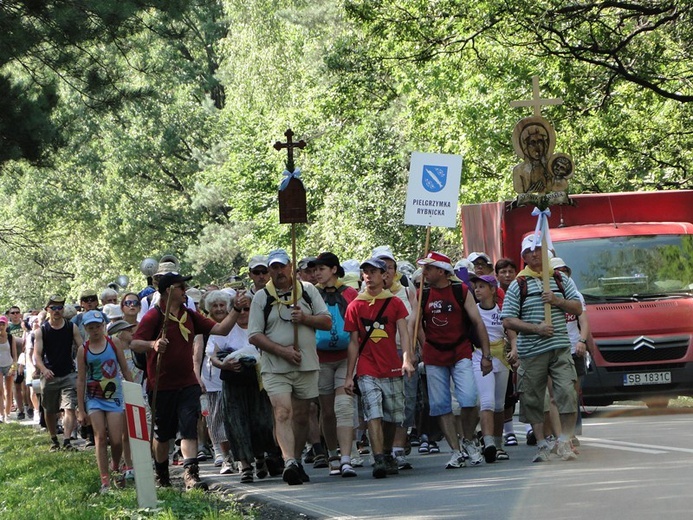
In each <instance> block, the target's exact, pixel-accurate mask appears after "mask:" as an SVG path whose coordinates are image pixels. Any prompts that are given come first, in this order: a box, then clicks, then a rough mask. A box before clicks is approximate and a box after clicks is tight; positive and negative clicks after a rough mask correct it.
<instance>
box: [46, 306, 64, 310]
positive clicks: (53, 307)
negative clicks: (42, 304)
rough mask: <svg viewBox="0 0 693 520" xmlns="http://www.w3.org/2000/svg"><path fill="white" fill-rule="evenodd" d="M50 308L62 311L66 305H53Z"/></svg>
mask: <svg viewBox="0 0 693 520" xmlns="http://www.w3.org/2000/svg"><path fill="white" fill-rule="evenodd" d="M48 308H49V309H50V310H52V311H61V310H63V309H64V308H65V306H64V305H51V306H50V307H48Z"/></svg>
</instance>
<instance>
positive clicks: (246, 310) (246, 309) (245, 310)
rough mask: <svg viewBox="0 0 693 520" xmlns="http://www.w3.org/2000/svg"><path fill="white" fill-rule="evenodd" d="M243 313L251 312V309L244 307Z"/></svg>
mask: <svg viewBox="0 0 693 520" xmlns="http://www.w3.org/2000/svg"><path fill="white" fill-rule="evenodd" d="M241 312H250V307H243V308H242V309H241Z"/></svg>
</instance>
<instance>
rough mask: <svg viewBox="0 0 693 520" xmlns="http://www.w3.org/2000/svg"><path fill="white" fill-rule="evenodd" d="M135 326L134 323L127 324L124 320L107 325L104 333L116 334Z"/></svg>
mask: <svg viewBox="0 0 693 520" xmlns="http://www.w3.org/2000/svg"><path fill="white" fill-rule="evenodd" d="M136 325H137V324H136V323H128V322H127V321H125V320H118V321H114V322H112V323H109V324H108V327H106V332H107V333H108V334H110V335H114V334H118V333H119V332H122V331H124V330H127V329H131V328H133V327H135V326H136Z"/></svg>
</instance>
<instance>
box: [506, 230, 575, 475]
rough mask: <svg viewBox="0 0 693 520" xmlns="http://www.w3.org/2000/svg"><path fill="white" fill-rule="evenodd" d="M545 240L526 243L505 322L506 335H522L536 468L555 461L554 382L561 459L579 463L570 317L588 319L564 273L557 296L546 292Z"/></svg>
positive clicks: (522, 385)
mask: <svg viewBox="0 0 693 520" xmlns="http://www.w3.org/2000/svg"><path fill="white" fill-rule="evenodd" d="M540 235H541V234H540V233H534V234H531V235H528V236H527V237H525V239H524V240H523V241H522V247H521V252H522V259H523V261H524V262H525V264H526V266H525V268H524V269H522V271H520V272H519V273H518V276H517V278H516V279H515V281H514V282H512V284H510V287H509V288H508V292H507V293H506V295H505V301H504V303H503V310H502V312H501V319H502V320H503V326H504V327H505V328H506V329H509V330H514V331H516V332H517V333H518V336H517V354H518V357H519V359H520V368H519V369H518V384H517V386H518V393H519V394H520V418H521V420H522V421H523V422H529V423H531V424H532V428H533V430H534V434H535V435H536V438H537V439H538V442H537V454H536V455H535V457H534V459H533V462H546V461H548V460H549V454H550V447H549V445H548V443H547V441H546V439H545V438H544V400H545V395H546V385H547V381H548V376H551V381H552V382H553V395H554V398H555V400H556V405H557V406H558V411H559V413H560V416H561V434H560V436H559V437H558V449H557V453H558V456H559V457H561V458H562V459H563V460H571V459H574V458H575V457H576V455H575V453H574V452H573V451H572V449H571V446H570V438H571V436H572V435H573V431H574V429H575V419H576V413H577V395H576V392H575V380H576V374H575V367H574V365H573V359H572V357H571V355H570V339H569V337H568V330H567V327H566V320H565V314H566V313H570V314H574V315H575V316H579V315H580V314H582V303H581V302H580V297H579V294H578V290H577V288H576V287H575V284H574V283H573V281H572V280H571V279H570V278H569V277H568V276H566V275H565V274H563V273H561V272H560V271H556V274H555V276H551V277H550V280H549V282H550V289H551V290H550V291H544V290H543V286H542V278H541V276H542V274H541V273H542V269H543V265H542V264H543V262H542V255H541V248H542V243H541V238H540ZM547 268H548V266H547ZM559 280H560V282H559ZM559 283H560V286H559ZM520 284H522V286H521V285H520ZM561 293H562V294H561ZM544 304H549V305H550V308H551V322H550V323H547V321H546V317H545V315H544ZM511 361H513V360H511Z"/></svg>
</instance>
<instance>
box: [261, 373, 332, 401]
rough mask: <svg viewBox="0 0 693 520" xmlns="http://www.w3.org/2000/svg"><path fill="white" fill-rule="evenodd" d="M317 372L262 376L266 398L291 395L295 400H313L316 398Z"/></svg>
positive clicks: (266, 374)
mask: <svg viewBox="0 0 693 520" xmlns="http://www.w3.org/2000/svg"><path fill="white" fill-rule="evenodd" d="M318 377H319V371H318V370H308V371H305V372H300V371H298V370H296V371H294V372H286V373H285V374H268V373H265V374H262V384H263V386H264V387H265V390H266V391H267V395H268V396H273V395H279V394H291V395H292V396H293V397H295V398H296V399H315V398H316V397H317V396H318Z"/></svg>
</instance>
